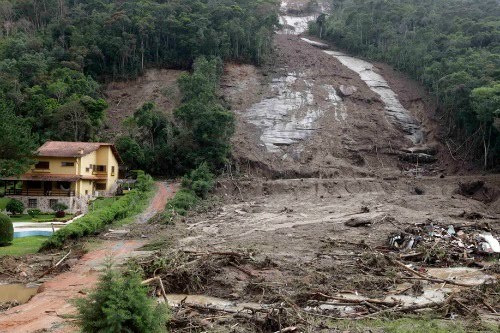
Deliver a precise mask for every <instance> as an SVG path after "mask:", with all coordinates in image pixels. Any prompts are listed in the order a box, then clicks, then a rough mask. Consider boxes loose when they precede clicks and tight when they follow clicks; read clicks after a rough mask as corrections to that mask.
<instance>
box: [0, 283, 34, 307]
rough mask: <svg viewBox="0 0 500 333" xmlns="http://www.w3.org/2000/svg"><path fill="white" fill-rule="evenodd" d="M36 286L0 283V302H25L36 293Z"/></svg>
mask: <svg viewBox="0 0 500 333" xmlns="http://www.w3.org/2000/svg"><path fill="white" fill-rule="evenodd" d="M37 290H38V286H26V285H23V284H4V285H0V303H6V302H17V303H18V304H22V303H26V302H27V301H28V300H29V299H30V298H31V297H32V296H33V295H35V294H36V292H37Z"/></svg>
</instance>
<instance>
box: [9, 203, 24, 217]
mask: <svg viewBox="0 0 500 333" xmlns="http://www.w3.org/2000/svg"><path fill="white" fill-rule="evenodd" d="M5 209H6V210H7V211H8V212H9V213H11V214H12V215H16V214H22V213H23V212H24V204H23V203H22V202H21V201H19V200H16V199H11V200H10V201H9V202H8V203H7V206H6V207H5Z"/></svg>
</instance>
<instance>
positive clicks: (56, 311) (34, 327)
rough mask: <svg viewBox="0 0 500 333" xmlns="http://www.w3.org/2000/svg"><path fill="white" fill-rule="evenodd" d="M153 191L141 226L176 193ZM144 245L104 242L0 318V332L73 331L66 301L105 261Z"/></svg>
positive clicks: (167, 188)
mask: <svg viewBox="0 0 500 333" xmlns="http://www.w3.org/2000/svg"><path fill="white" fill-rule="evenodd" d="M157 187H158V189H157V191H156V194H155V196H154V198H153V199H152V200H151V203H150V205H149V207H148V209H147V210H146V211H145V212H143V213H142V214H140V215H139V216H137V219H136V222H135V223H145V222H147V220H148V219H149V218H151V217H152V216H153V215H154V214H156V213H157V212H160V211H161V210H163V208H164V207H165V204H166V202H167V200H168V199H169V198H172V197H173V196H174V194H175V192H176V190H177V185H176V184H166V183H163V182H158V183H157ZM143 244H144V240H142V239H137V240H136V239H131V240H113V241H105V242H103V243H102V244H100V246H99V248H98V249H96V250H93V251H91V252H88V253H87V254H86V255H84V256H83V257H82V258H81V260H79V262H78V263H77V264H76V265H75V266H73V268H72V269H71V270H70V271H68V272H65V273H63V274H60V275H58V276H56V277H54V278H53V279H51V280H50V281H47V282H45V283H44V284H43V285H41V286H40V293H38V294H37V295H35V296H34V297H33V298H32V299H31V300H30V301H29V302H28V303H26V304H23V305H21V306H18V307H15V308H12V309H11V310H8V311H6V312H4V313H2V314H1V315H0V332H1V333H9V332H12V333H14V332H15V333H28V332H39V331H40V330H43V331H44V332H46V331H48V332H59V333H62V332H74V331H76V329H75V327H73V326H71V325H68V324H67V319H65V317H66V316H67V315H69V314H72V313H73V312H74V307H73V305H72V304H71V302H70V300H71V299H74V298H76V297H78V296H81V295H82V294H84V291H85V290H87V289H90V288H92V287H93V286H94V285H95V284H96V282H97V279H98V277H99V271H100V270H101V269H102V267H103V265H104V263H105V261H106V260H107V259H111V260H112V261H113V262H116V263H119V262H122V261H123V260H125V259H126V258H129V257H131V256H133V255H134V251H135V250H137V249H138V248H139V247H141V246H142V245H143Z"/></svg>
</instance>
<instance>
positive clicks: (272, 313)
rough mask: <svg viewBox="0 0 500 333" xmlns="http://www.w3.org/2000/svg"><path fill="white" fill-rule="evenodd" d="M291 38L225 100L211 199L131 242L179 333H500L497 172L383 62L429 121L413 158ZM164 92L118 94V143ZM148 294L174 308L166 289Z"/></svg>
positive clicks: (363, 87)
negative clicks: (221, 156) (228, 149)
mask: <svg viewBox="0 0 500 333" xmlns="http://www.w3.org/2000/svg"><path fill="white" fill-rule="evenodd" d="M303 3H304V1H301V0H296V1H293V3H292V2H289V3H288V5H287V4H285V5H284V6H283V7H282V8H283V11H284V12H287V13H288V14H290V13H292V14H294V13H300V12H301V10H300V5H301V4H303ZM287 6H292V7H293V8H292V9H293V10H292V11H291V12H290V11H288V10H287ZM308 14H310V13H308ZM292 30H293V29H291V30H290V29H289V30H287V33H279V34H277V36H276V39H275V55H276V57H274V58H273V59H274V60H272V61H268V62H267V63H265V64H263V66H261V67H259V68H257V67H254V66H251V65H244V64H236V63H231V64H227V65H226V67H225V72H224V76H223V78H222V88H223V89H222V91H221V95H222V96H223V98H224V99H226V101H227V102H228V103H229V104H230V105H231V107H232V110H233V111H234V112H235V115H236V117H237V124H236V126H237V128H236V134H235V136H234V138H233V142H232V143H233V156H232V163H231V165H230V166H228V168H227V169H226V172H225V174H224V175H223V176H222V177H221V178H220V180H219V182H218V183H217V188H216V190H215V193H214V195H213V196H212V197H211V198H210V199H209V200H207V201H205V202H203V203H202V204H201V205H200V206H199V207H197V208H196V210H195V211H193V212H191V213H190V214H189V216H187V217H178V218H177V219H176V221H175V223H174V224H165V223H162V220H161V218H155V219H152V220H151V221H150V223H148V224H135V225H132V226H130V229H131V230H130V232H127V233H124V234H123V235H122V236H119V237H122V238H126V239H131V240H141V242H143V243H145V244H146V245H145V246H144V247H143V248H142V249H141V250H144V251H154V253H153V254H150V255H149V257H147V258H139V259H135V260H136V261H137V262H138V263H139V265H141V267H143V269H144V271H145V273H146V276H147V277H153V276H160V277H161V278H162V281H163V284H164V287H165V291H166V293H167V294H168V295H167V299H168V301H169V302H170V303H173V304H172V305H173V307H172V320H171V323H170V326H171V329H172V331H173V332H202V331H203V332H280V331H281V332H293V331H298V332H358V330H356V329H351V328H348V329H346V327H345V325H344V324H343V323H345V322H346V319H350V320H353V321H352V322H353V323H354V322H357V321H358V320H359V319H370V318H389V319H394V318H398V317H407V316H411V315H417V317H420V318H424V319H425V318H429V317H431V318H439V319H445V320H447V321H448V320H458V321H459V322H462V321H463V322H465V323H466V325H468V326H467V330H468V331H472V330H476V331H477V330H481V329H484V331H492V330H491V327H492V326H491V325H496V327H498V320H499V316H498V313H499V312H500V307H499V304H500V299H499V297H498V295H499V294H500V289H499V288H500V287H499V285H498V282H497V279H498V278H499V274H500V268H499V264H498V262H499V261H498V260H499V257H498V254H488V253H485V251H487V250H488V249H487V248H484V246H485V245H484V243H485V242H484V240H481V238H480V236H479V235H481V234H485V233H491V235H492V236H493V237H496V238H497V239H498V237H499V236H500V226H499V222H498V221H499V220H500V177H499V176H498V175H495V174H486V173H482V172H481V171H480V170H477V169H474V168H471V166H470V165H469V163H467V162H462V161H457V160H455V159H454V158H453V157H452V156H450V155H449V152H448V149H447V147H446V145H445V141H444V139H445V138H443V136H442V133H441V130H440V128H441V127H440V124H439V122H438V121H437V119H436V108H435V105H434V104H433V101H432V99H431V98H430V97H429V96H428V95H427V94H426V93H425V90H424V89H423V88H422V87H421V86H419V85H418V84H417V83H415V82H413V81H411V80H409V79H408V78H407V77H405V76H404V75H401V74H400V73H398V72H397V71H395V70H393V69H391V68H390V67H388V66H386V65H383V64H374V66H375V71H377V72H378V73H379V74H381V75H382V76H383V77H384V78H385V80H386V81H387V82H388V85H389V86H390V88H391V89H392V90H393V91H394V92H395V93H396V94H397V96H398V98H399V101H400V102H401V104H402V105H403V106H404V107H405V108H406V109H407V110H408V111H409V113H410V114H411V116H412V117H414V118H415V119H417V120H418V121H419V123H420V124H421V127H422V131H423V133H424V137H425V141H424V142H423V144H421V145H419V146H418V148H419V149H424V148H425V149H424V150H425V151H426V152H428V151H432V157H433V159H432V161H433V163H420V161H417V162H416V161H408V160H404V159H402V156H406V155H404V154H406V153H405V149H408V148H415V147H414V144H413V143H412V142H411V141H410V140H408V138H407V136H405V133H403V131H402V130H401V128H398V127H397V126H395V125H394V124H393V123H391V122H390V121H388V119H387V117H386V116H385V114H384V111H385V110H384V103H383V101H382V100H381V98H380V96H379V95H377V94H376V93H375V92H373V91H372V90H371V89H370V88H369V87H368V86H367V84H366V83H365V82H364V81H363V80H362V79H361V78H360V76H359V75H358V74H357V73H355V72H353V71H351V70H349V69H348V68H347V67H345V66H343V65H342V64H341V63H340V62H339V61H338V60H336V59H335V58H334V57H332V56H330V55H328V54H326V53H324V52H323V50H322V49H319V48H317V47H314V46H312V45H310V44H308V43H306V42H304V41H303V40H302V39H301V37H303V35H302V36H300V35H297V34H294V33H290V32H293V31H292ZM308 38H310V39H313V38H312V37H310V36H309V37H308ZM332 48H334V46H332ZM163 74H165V76H162V77H163V78H166V77H169V78H170V77H171V78H172V80H173V79H174V77H175V76H176V75H178V73H177V72H175V73H173V76H172V75H170V74H172V73H170V72H168V73H163ZM155 75H156V74H155ZM155 77H156V76H155ZM145 79H147V77H146V78H145ZM162 80H163V79H162ZM166 80H167V81H168V82H170V81H169V80H170V79H166ZM150 81H151V82H155V81H156V79H154V78H153V79H152V80H150ZM168 82H167V83H168ZM172 82H173V81H172ZM164 86H165V87H167V86H170V85H169V84H166V85H164V84H159V85H158V84H156V83H155V84H153V83H151V84H150V83H144V82H143V83H140V82H139V83H138V84H137V85H133V88H131V89H132V91H129V90H127V89H129V85H127V84H124V85H123V86H121V85H116V87H113V86H111V87H108V89H107V94H108V96H109V98H110V100H111V101H112V102H111V103H110V105H111V106H112V109H111V111H110V115H112V117H111V118H113V119H115V120H113V121H114V123H113V124H111V125H110V126H109V127H110V129H109V135H110V136H112V135H115V134H117V133H119V132H120V131H121V129H120V128H121V127H120V123H121V120H122V118H123V117H125V116H127V115H130V114H131V112H133V110H134V108H132V107H130V106H131V105H136V106H140V103H142V101H144V100H147V99H151V98H153V99H155V98H159V99H160V100H157V101H158V103H159V104H160V105H163V109H165V110H169V109H171V108H172V107H173V105H174V104H175V100H176V99H175V97H174V98H172V99H171V100H170V99H166V100H165V99H164V98H165V94H164V93H163V92H162V91H163V90H164V89H163V88H162V87H164ZM341 86H348V87H355V88H356V89H355V92H354V93H352V94H349V95H341V94H340V93H339V91H340V88H341ZM170 90H171V91H174V90H175V88H171V89H170ZM138 91H142V92H143V93H140V94H138V95H137V96H136V94H135V92H138ZM149 96H152V97H151V98H150V97H149ZM155 96H156V97H155ZM162 96H163V97H162ZM174 96H176V95H175V94H174ZM155 100H156V99H155ZM162 101H163V102H162ZM165 103H166V104H165ZM122 105H123V106H125V105H126V106H127V109H126V110H122V109H121V108H122ZM269 110H270V111H273V110H276V111H277V112H278V114H273V113H272V112H267V111H269ZM450 225H451V226H453V229H450V227H449V226H450ZM448 232H449V233H448ZM397 237H399V239H401V243H398V242H397V241H395V240H396V239H397ZM396 243H397V245H395V244H396ZM409 244H412V245H409ZM5 260H10V261H13V260H14V259H5ZM44 260H47V265H49V266H50V260H52V259H50V257H47V258H46V259H44ZM14 262H15V261H14ZM20 264H21V262H18V263H16V262H15V263H14V264H13V265H11V267H18V266H19V265H20ZM23 265H26V264H25V263H23ZM47 265H46V266H47ZM28 266H29V261H28ZM43 267H45V266H43ZM43 269H44V268H40V269H39V271H43ZM12 274H13V277H12V279H10V280H8V279H9V275H8V274H6V275H2V276H1V277H2V278H4V279H6V281H17V279H19V278H18V275H19V274H20V272H19V271H18V270H13V273H12ZM32 275H33V276H34V275H35V274H32ZM56 279H57V277H56ZM28 280H29V279H28ZM28 280H26V281H28ZM26 281H24V280H21V282H26ZM152 293H153V294H154V295H155V296H157V297H158V299H159V300H161V299H162V297H161V296H162V293H161V288H159V287H158V286H155V287H153V291H152ZM422 311H423V312H424V313H422ZM354 320H356V321H354ZM361 331H374V332H383V331H384V330H383V329H382V330H375V329H374V330H361Z"/></svg>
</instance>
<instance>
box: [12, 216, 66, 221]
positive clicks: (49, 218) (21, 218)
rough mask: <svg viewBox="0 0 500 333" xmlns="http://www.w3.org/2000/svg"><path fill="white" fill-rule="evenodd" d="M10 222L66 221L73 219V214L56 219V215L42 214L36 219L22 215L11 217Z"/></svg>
mask: <svg viewBox="0 0 500 333" xmlns="http://www.w3.org/2000/svg"><path fill="white" fill-rule="evenodd" d="M9 216H10V220H11V221H12V222H40V221H39V220H43V222H57V221H66V220H68V219H71V218H72V217H73V214H66V216H65V217H63V218H60V219H58V218H56V215H55V214H41V215H36V216H35V218H34V219H33V218H31V216H29V215H28V214H21V215H9Z"/></svg>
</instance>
